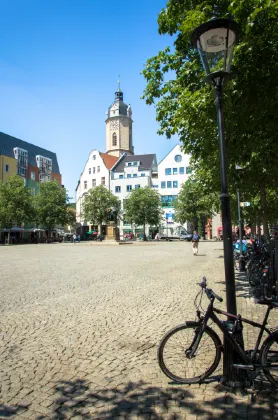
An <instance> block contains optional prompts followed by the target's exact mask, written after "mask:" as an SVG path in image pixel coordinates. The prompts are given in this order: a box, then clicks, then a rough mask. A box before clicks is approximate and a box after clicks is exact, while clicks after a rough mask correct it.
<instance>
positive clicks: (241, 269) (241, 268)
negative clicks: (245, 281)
mask: <svg viewBox="0 0 278 420" xmlns="http://www.w3.org/2000/svg"><path fill="white" fill-rule="evenodd" d="M238 268H239V272H240V273H244V272H245V260H244V256H243V255H241V256H240V257H239V261H238Z"/></svg>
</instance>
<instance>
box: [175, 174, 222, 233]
mask: <svg viewBox="0 0 278 420" xmlns="http://www.w3.org/2000/svg"><path fill="white" fill-rule="evenodd" d="M218 209H219V200H218V197H217V194H215V193H206V191H205V190H204V189H203V187H202V185H201V183H200V182H198V181H197V180H196V179H194V178H193V177H191V178H189V179H188V180H187V181H186V182H184V183H183V184H182V188H181V191H180V193H179V195H178V198H177V199H176V200H175V211H176V213H175V219H176V220H177V221H178V222H180V223H181V224H184V223H186V222H187V221H190V222H193V227H194V229H198V227H199V226H202V225H203V223H204V220H206V219H208V218H209V217H211V216H212V214H213V211H216V210H218Z"/></svg>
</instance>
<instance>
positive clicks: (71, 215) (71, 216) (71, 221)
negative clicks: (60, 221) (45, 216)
mask: <svg viewBox="0 0 278 420" xmlns="http://www.w3.org/2000/svg"><path fill="white" fill-rule="evenodd" d="M66 224H67V225H69V226H70V227H71V228H73V229H75V226H76V210H75V208H73V206H72V205H70V204H68V205H67V218H66Z"/></svg>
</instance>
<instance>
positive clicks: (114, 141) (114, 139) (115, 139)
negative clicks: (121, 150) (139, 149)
mask: <svg viewBox="0 0 278 420" xmlns="http://www.w3.org/2000/svg"><path fill="white" fill-rule="evenodd" d="M112 145H113V146H117V134H116V133H113V137H112Z"/></svg>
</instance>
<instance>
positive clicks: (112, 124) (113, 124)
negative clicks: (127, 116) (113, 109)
mask: <svg viewBox="0 0 278 420" xmlns="http://www.w3.org/2000/svg"><path fill="white" fill-rule="evenodd" d="M118 128H119V121H118V120H111V121H110V130H118Z"/></svg>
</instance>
